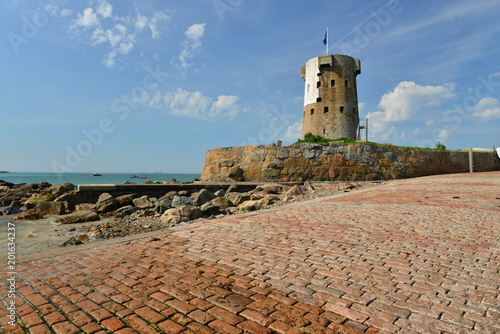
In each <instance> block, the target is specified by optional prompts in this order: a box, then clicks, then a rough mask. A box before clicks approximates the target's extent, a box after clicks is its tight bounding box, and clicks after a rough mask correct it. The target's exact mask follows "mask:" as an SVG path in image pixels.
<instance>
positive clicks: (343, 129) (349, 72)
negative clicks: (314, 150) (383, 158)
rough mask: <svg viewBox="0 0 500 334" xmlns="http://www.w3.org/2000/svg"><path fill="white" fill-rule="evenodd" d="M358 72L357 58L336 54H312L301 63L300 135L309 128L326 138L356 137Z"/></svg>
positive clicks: (359, 64) (359, 66) (315, 133)
mask: <svg viewBox="0 0 500 334" xmlns="http://www.w3.org/2000/svg"><path fill="white" fill-rule="evenodd" d="M360 73H361V63H360V61H359V59H356V58H352V57H349V56H345V55H338V54H335V55H326V56H319V57H315V58H312V59H310V60H309V61H308V62H307V63H306V64H305V65H304V66H302V68H301V75H302V79H304V80H305V82H306V85H305V94H304V123H303V127H302V138H304V136H305V135H306V134H307V133H309V132H311V133H312V134H313V135H320V136H322V137H324V138H329V139H339V138H348V139H356V134H357V130H358V125H359V112H358V93H357V87H356V76H357V75H358V74H360Z"/></svg>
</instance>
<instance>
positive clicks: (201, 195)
mask: <svg viewBox="0 0 500 334" xmlns="http://www.w3.org/2000/svg"><path fill="white" fill-rule="evenodd" d="M215 197H216V196H215V195H214V194H213V193H212V192H211V191H208V190H207V189H201V190H200V191H199V192H198V194H197V195H196V197H195V199H194V201H193V202H194V204H196V205H197V206H202V205H203V204H205V203H208V202H210V201H211V200H213V199H214V198H215Z"/></svg>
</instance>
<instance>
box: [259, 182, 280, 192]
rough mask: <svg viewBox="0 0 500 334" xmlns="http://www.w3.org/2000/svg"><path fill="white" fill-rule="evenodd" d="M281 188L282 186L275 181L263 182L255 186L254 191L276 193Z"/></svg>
mask: <svg viewBox="0 0 500 334" xmlns="http://www.w3.org/2000/svg"><path fill="white" fill-rule="evenodd" d="M281 189H282V187H281V186H280V185H279V184H275V183H269V184H263V185H261V186H258V187H257V188H255V190H256V191H264V192H266V193H268V194H278V193H280V192H281Z"/></svg>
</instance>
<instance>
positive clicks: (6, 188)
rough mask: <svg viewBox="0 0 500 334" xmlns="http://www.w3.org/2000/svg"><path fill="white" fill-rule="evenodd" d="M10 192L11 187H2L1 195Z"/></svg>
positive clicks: (0, 187) (0, 189)
mask: <svg viewBox="0 0 500 334" xmlns="http://www.w3.org/2000/svg"><path fill="white" fill-rule="evenodd" d="M9 190H10V188H9V187H7V186H2V185H0V193H4V192H7V191H9Z"/></svg>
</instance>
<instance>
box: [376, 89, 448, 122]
mask: <svg viewBox="0 0 500 334" xmlns="http://www.w3.org/2000/svg"><path fill="white" fill-rule="evenodd" d="M454 89H455V85H454V84H451V83H446V84H444V85H441V86H420V85H417V84H416V83H414V82H411V81H403V82H400V83H399V84H398V85H397V86H396V88H394V90H393V91H392V92H389V93H387V94H385V95H383V96H382V98H381V99H380V103H379V108H380V109H382V110H384V114H383V116H384V121H385V122H401V121H408V120H410V119H412V118H413V117H414V116H415V115H416V114H417V113H418V112H419V111H420V110H421V109H422V108H424V107H430V106H435V105H439V104H441V103H442V102H444V101H447V100H449V99H451V98H453V97H454V96H455V93H454V92H453V91H454Z"/></svg>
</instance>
